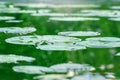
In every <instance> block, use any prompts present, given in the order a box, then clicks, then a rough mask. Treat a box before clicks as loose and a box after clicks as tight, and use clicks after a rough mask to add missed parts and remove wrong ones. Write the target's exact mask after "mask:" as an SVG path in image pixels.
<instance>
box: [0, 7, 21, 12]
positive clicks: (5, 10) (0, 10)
mask: <svg viewBox="0 0 120 80" xmlns="http://www.w3.org/2000/svg"><path fill="white" fill-rule="evenodd" d="M15 11H16V12H18V11H20V8H0V13H10V12H15Z"/></svg>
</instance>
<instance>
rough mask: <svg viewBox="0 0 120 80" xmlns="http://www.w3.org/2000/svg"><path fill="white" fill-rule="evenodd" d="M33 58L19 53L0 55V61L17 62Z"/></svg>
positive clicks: (32, 59) (29, 60) (28, 60)
mask: <svg viewBox="0 0 120 80" xmlns="http://www.w3.org/2000/svg"><path fill="white" fill-rule="evenodd" d="M34 60H35V58H32V57H26V56H19V55H13V54H10V55H0V63H18V61H26V62H32V61H34Z"/></svg>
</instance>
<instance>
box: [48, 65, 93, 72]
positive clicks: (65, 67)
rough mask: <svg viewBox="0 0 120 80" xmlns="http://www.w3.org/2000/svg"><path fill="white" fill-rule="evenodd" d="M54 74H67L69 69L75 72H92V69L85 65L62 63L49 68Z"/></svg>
mask: <svg viewBox="0 0 120 80" xmlns="http://www.w3.org/2000/svg"><path fill="white" fill-rule="evenodd" d="M50 68H51V69H53V70H54V71H55V72H62V73H63V72H67V71H68V70H69V69H73V70H77V71H93V70H95V68H94V67H92V66H89V65H86V64H75V63H62V64H57V65H53V66H51V67H50Z"/></svg>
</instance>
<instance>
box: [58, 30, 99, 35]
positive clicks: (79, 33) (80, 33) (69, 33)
mask: <svg viewBox="0 0 120 80" xmlns="http://www.w3.org/2000/svg"><path fill="white" fill-rule="evenodd" d="M58 35H63V36H97V35H100V33H99V32H93V31H67V32H59V33H58Z"/></svg>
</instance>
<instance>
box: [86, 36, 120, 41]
mask: <svg viewBox="0 0 120 80" xmlns="http://www.w3.org/2000/svg"><path fill="white" fill-rule="evenodd" d="M86 40H87V41H105V42H117V41H120V38H119V37H94V38H87V39H86Z"/></svg>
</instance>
